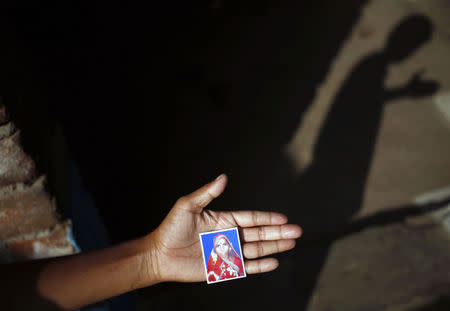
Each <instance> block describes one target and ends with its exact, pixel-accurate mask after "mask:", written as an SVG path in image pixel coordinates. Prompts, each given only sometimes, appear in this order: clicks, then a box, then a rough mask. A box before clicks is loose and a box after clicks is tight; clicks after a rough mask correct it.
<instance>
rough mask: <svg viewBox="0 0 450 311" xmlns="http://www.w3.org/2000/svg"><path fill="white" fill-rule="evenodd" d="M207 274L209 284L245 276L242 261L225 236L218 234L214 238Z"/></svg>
mask: <svg viewBox="0 0 450 311" xmlns="http://www.w3.org/2000/svg"><path fill="white" fill-rule="evenodd" d="M206 273H207V280H208V282H217V281H220V280H226V279H233V278H237V277H242V276H245V271H244V267H243V264H242V259H241V258H240V256H239V254H238V253H237V252H236V250H235V249H234V247H233V244H232V243H231V242H230V239H229V238H228V237H227V236H226V235H225V234H217V235H216V236H215V237H214V242H213V248H212V250H211V254H210V256H209V259H208V263H207V267H206Z"/></svg>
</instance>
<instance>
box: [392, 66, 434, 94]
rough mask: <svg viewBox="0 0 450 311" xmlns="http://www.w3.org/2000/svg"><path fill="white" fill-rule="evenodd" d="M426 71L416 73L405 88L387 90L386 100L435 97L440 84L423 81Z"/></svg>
mask: <svg viewBox="0 0 450 311" xmlns="http://www.w3.org/2000/svg"><path fill="white" fill-rule="evenodd" d="M423 73H424V70H421V71H418V72H416V73H415V74H414V75H413V76H412V78H411V79H410V80H409V82H408V83H407V84H406V85H405V86H401V87H398V88H392V89H387V90H386V91H385V92H384V100H392V99H395V98H399V97H406V96H410V97H425V96H430V95H433V94H434V93H435V92H436V91H437V90H438V89H439V83H437V82H435V81H432V80H423V79H422V77H421V76H422V75H423Z"/></svg>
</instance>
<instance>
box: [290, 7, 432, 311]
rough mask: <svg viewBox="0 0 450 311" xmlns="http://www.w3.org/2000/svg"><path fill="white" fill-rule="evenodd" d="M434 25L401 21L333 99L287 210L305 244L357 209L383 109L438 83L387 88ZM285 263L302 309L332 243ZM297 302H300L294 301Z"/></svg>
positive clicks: (416, 80) (417, 81)
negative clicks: (390, 73)
mask: <svg viewBox="0 0 450 311" xmlns="http://www.w3.org/2000/svg"><path fill="white" fill-rule="evenodd" d="M431 33H432V25H431V23H430V21H429V20H428V18H426V17H425V16H422V15H413V16H409V17H407V18H406V19H404V20H402V21H401V22H400V23H399V24H398V25H397V26H396V28H395V29H394V30H393V31H392V33H391V34H390V35H389V37H388V40H387V44H386V46H385V48H384V49H383V50H382V51H380V52H377V53H374V54H372V55H370V56H368V57H367V58H365V59H363V60H362V61H361V62H360V63H359V64H358V65H357V66H356V67H355V68H354V69H353V70H352V72H351V74H350V75H349V77H348V78H347V79H346V81H345V82H344V83H343V84H342V87H341V89H340V91H339V92H338V94H337V95H336V97H335V100H334V102H333V104H332V107H331V109H330V112H329V114H328V115H327V118H326V120H325V123H324V125H323V127H322V129H321V132H320V135H319V138H318V142H317V144H316V149H315V153H314V157H313V163H312V165H311V166H310V167H309V168H308V169H307V170H306V171H305V173H304V174H303V175H301V176H300V177H299V180H298V183H296V185H295V191H294V190H293V189H291V190H290V191H291V193H295V195H296V196H297V197H298V199H297V200H293V201H297V202H298V204H299V206H302V208H297V209H295V210H292V211H290V214H291V215H292V217H293V218H294V217H295V219H296V221H297V222H298V223H300V224H301V225H302V226H303V229H304V239H305V241H306V240H308V239H309V238H310V237H314V235H316V234H320V233H324V232H331V231H334V230H336V229H337V228H339V227H340V226H343V225H345V224H346V223H348V221H349V220H350V217H351V216H352V215H354V213H356V212H357V211H358V210H360V208H361V204H362V199H363V194H364V189H365V185H366V181H367V176H368V172H369V166H370V163H371V161H372V157H373V152H374V146H375V143H376V139H377V133H378V129H379V126H380V121H381V118H382V112H383V108H384V105H385V104H386V103H387V101H388V100H392V99H396V98H400V97H411V98H417V97H423V96H430V95H432V94H433V93H435V92H436V90H437V89H438V87H439V84H438V83H437V82H435V81H424V80H422V79H421V77H420V75H421V73H417V74H415V75H414V76H413V77H412V78H411V79H410V81H409V82H408V83H406V85H404V86H402V87H398V88H395V89H386V88H385V87H384V85H383V83H384V80H385V77H386V73H387V68H388V65H389V64H392V63H396V62H399V61H402V60H404V59H406V58H407V57H408V56H409V55H410V54H411V53H413V52H414V51H415V50H416V49H417V48H418V47H420V46H421V45H423V44H424V43H425V42H426V41H428V40H429V39H430V37H431ZM301 245H302V241H300V243H299V247H298V252H296V256H293V257H291V258H289V260H291V261H292V262H293V264H294V262H295V266H296V267H298V268H297V269H296V272H295V273H296V283H297V284H301V285H299V286H300V288H299V286H297V285H294V286H297V289H299V290H300V291H301V292H299V293H298V294H299V295H300V296H302V297H304V299H300V300H302V304H301V305H302V308H300V310H301V309H303V308H306V303H307V300H308V299H309V297H310V296H311V294H312V291H313V289H314V286H315V283H316V281H317V278H318V275H319V273H320V270H321V268H322V266H323V264H324V261H325V259H326V256H327V253H328V249H329V246H330V244H327V245H323V244H322V245H315V246H314V245H313V246H311V245H309V246H308V247H307V249H302V248H301ZM297 302H298V300H297Z"/></svg>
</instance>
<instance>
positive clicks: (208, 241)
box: [201, 229, 242, 264]
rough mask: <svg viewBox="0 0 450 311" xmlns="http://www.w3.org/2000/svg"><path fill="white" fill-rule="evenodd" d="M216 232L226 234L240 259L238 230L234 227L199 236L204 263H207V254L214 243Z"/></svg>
mask: <svg viewBox="0 0 450 311" xmlns="http://www.w3.org/2000/svg"><path fill="white" fill-rule="evenodd" d="M218 234H224V235H226V236H227V237H228V238H229V239H230V241H231V244H233V247H234V249H235V250H236V252H237V253H238V255H239V257H241V259H242V255H241V246H240V245H239V240H238V232H237V230H236V229H225V230H222V231H217V232H214V233H208V234H205V235H202V236H201V239H202V243H203V257H204V258H205V263H206V264H207V263H208V259H209V255H210V254H211V251H212V248H213V245H214V237H215V236H216V235H218Z"/></svg>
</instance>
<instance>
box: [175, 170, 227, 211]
mask: <svg viewBox="0 0 450 311" xmlns="http://www.w3.org/2000/svg"><path fill="white" fill-rule="evenodd" d="M227 180H228V178H227V175H225V174H220V175H219V176H218V177H217V178H216V179H215V180H213V181H212V182H210V183H208V184H206V185H204V186H203V187H201V188H200V189H197V190H196V191H194V192H192V193H190V194H188V195H185V196H183V197H181V198H180V199H178V201H177V202H176V203H175V207H177V208H181V209H184V210H188V211H190V212H193V213H201V212H202V210H203V208H205V207H206V206H207V205H208V204H209V203H211V201H212V200H214V199H215V198H217V197H218V196H219V195H221V194H222V192H223V190H224V189H225V186H226V185H227Z"/></svg>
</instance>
